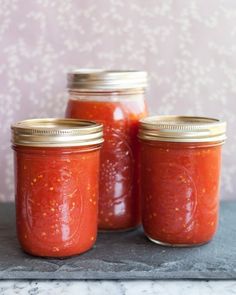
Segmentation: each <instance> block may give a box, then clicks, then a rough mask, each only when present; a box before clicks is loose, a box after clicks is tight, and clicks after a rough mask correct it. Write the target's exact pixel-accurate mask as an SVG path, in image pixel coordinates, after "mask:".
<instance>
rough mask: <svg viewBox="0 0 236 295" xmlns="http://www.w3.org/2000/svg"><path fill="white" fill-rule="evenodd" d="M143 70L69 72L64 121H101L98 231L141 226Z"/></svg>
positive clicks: (144, 74)
mask: <svg viewBox="0 0 236 295" xmlns="http://www.w3.org/2000/svg"><path fill="white" fill-rule="evenodd" d="M146 85H147V74H146V72H140V71H103V70H77V71H74V72H71V73H69V74H68V89H69V100H68V105H67V110H66V117H69V118H79V119H89V120H94V121H96V122H100V123H103V126H104V139H105V141H104V144H103V147H102V150H101V173H100V183H101V185H100V194H99V219H98V220H99V221H98V225H99V229H100V230H127V229H132V228H135V227H137V226H138V225H139V224H140V219H141V214H140V194H139V189H138V187H139V186H138V181H139V172H138V171H139V170H138V169H139V159H138V149H139V147H138V139H137V133H138V122H139V120H140V119H141V118H143V117H145V116H146V115H147V110H146V103H145V96H144V91H145V88H146Z"/></svg>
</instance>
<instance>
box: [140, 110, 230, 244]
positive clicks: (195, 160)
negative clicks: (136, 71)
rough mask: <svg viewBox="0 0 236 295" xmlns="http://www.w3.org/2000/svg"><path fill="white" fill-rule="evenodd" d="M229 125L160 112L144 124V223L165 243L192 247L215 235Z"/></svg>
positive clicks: (156, 239) (152, 235) (153, 238)
mask: <svg viewBox="0 0 236 295" xmlns="http://www.w3.org/2000/svg"><path fill="white" fill-rule="evenodd" d="M225 132H226V123H225V122H221V121H219V120H216V119H211V118H203V117H183V116H182V117H180V116H155V117H148V118H145V119H143V120H141V122H140V128H139V138H140V141H141V194H142V222H143V227H144V231H145V234H146V235H147V237H148V238H149V239H150V240H151V241H153V242H155V243H157V244H161V245H167V246H193V245H200V244H204V243H206V242H208V241H210V240H211V239H212V237H213V236H214V234H215V232H216V229H217V223H218V212H219V210H218V209H219V189H220V170H221V150H222V144H223V143H224V141H225V138H226V137H225Z"/></svg>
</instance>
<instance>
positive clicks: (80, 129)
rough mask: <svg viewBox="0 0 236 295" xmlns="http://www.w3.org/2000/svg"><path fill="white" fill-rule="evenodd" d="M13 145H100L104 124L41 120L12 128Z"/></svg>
mask: <svg viewBox="0 0 236 295" xmlns="http://www.w3.org/2000/svg"><path fill="white" fill-rule="evenodd" d="M11 130H12V143H13V144H15V145H24V146H39V147H40V146H42V147H66V146H85V145H94V144H100V143H102V142H103V126H102V124H99V123H96V122H93V121H88V120H78V119H64V118H63V119H61V118H40V119H27V120H23V121H19V122H17V123H15V124H13V125H12V126H11Z"/></svg>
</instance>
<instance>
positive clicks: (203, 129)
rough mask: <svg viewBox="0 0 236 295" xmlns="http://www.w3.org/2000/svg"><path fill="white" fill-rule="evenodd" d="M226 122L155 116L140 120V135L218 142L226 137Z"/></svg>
mask: <svg viewBox="0 0 236 295" xmlns="http://www.w3.org/2000/svg"><path fill="white" fill-rule="evenodd" d="M225 133H226V122H223V121H220V120H218V119H213V118H205V117H191V116H153V117H147V118H144V119H142V120H140V126H139V134H138V137H139V138H140V139H144V140H154V141H169V142H218V141H224V140H225V139H226V135H225Z"/></svg>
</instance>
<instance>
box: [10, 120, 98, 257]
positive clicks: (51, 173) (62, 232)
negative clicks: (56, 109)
mask: <svg viewBox="0 0 236 295" xmlns="http://www.w3.org/2000/svg"><path fill="white" fill-rule="evenodd" d="M12 130H13V136H12V142H13V150H14V164H15V190H16V194H15V201H16V227H17V236H18V240H19V242H20V245H21V247H22V249H23V250H24V251H25V252H27V253H29V254H32V255H36V256H42V257H60V258H63V257H67V256H72V255H77V254H80V253H82V252H85V251H87V250H89V249H90V248H91V247H92V246H93V245H94V243H95V241H96V236H97V213H98V193H99V187H98V186H99V166H100V148H101V143H102V141H103V139H102V126H101V124H96V123H94V122H89V121H79V120H67V119H32V120H25V121H21V122H18V123H16V124H15V125H14V126H13V127H12Z"/></svg>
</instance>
